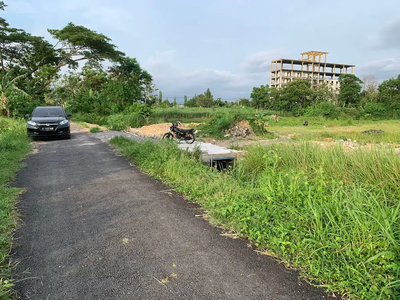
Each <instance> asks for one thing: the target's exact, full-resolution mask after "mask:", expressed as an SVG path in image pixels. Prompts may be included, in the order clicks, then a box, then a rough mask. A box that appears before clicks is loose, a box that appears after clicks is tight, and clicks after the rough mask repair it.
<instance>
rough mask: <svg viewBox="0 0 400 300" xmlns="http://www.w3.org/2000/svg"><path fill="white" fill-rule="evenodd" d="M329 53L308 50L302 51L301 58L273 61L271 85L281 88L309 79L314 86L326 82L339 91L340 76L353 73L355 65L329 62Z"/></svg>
mask: <svg viewBox="0 0 400 300" xmlns="http://www.w3.org/2000/svg"><path fill="white" fill-rule="evenodd" d="M327 54H328V52H321V51H308V52H304V53H301V59H286V58H281V59H278V60H274V61H272V62H271V77H270V86H271V87H276V88H280V87H282V86H284V85H285V84H286V83H288V82H291V81H293V80H296V79H308V80H310V81H311V84H312V85H313V86H315V85H318V84H322V83H324V82H326V83H327V84H328V85H329V86H331V87H332V89H333V90H334V91H336V92H338V91H339V88H340V85H339V81H338V79H339V76H340V75H342V74H353V72H354V67H355V65H345V64H338V63H328V62H326V55H327ZM349 71H350V72H349Z"/></svg>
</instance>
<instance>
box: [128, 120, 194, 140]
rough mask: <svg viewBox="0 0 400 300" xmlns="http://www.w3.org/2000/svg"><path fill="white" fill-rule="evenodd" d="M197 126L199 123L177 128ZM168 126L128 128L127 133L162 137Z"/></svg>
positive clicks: (155, 125)
mask: <svg viewBox="0 0 400 300" xmlns="http://www.w3.org/2000/svg"><path fill="white" fill-rule="evenodd" d="M199 124H200V123H190V124H182V125H181V126H179V128H183V129H189V128H193V127H194V126H196V125H199ZM170 126H171V123H160V124H153V125H148V126H143V127H141V128H132V127H128V128H127V132H130V133H134V134H137V135H140V136H151V137H159V136H163V134H164V133H167V132H168V131H169V127H170Z"/></svg>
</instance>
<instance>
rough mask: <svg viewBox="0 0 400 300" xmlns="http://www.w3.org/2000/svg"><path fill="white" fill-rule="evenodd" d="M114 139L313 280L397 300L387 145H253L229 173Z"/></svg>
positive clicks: (398, 208)
mask: <svg viewBox="0 0 400 300" xmlns="http://www.w3.org/2000/svg"><path fill="white" fill-rule="evenodd" d="M111 144H113V145H116V146H117V147H118V148H119V149H120V151H121V152H122V153H123V154H125V155H126V156H128V157H130V158H131V159H132V160H133V161H134V162H135V163H136V164H137V165H138V166H140V167H141V168H142V169H143V170H145V171H146V172H147V173H149V174H150V175H151V176H154V177H157V178H160V179H162V180H163V181H164V182H166V183H167V184H169V185H171V186H173V187H175V188H176V190H177V191H179V192H182V193H183V194H185V195H187V196H188V197H189V199H191V200H193V201H196V202H198V203H200V204H201V205H202V206H203V208H204V209H205V210H207V211H208V212H209V214H210V217H211V218H212V219H213V221H214V222H217V223H218V224H220V225H223V226H225V227H226V228H232V229H234V230H235V231H236V232H238V233H240V234H242V235H244V236H246V237H247V238H248V239H249V240H251V241H252V242H253V243H254V244H255V245H256V246H257V247H259V249H261V250H265V251H266V252H268V253H269V254H271V255H274V256H276V257H279V258H280V259H281V260H282V261H283V262H285V263H286V264H287V265H289V266H292V267H295V268H297V269H299V270H300V272H301V273H302V275H303V276H305V277H307V278H308V279H309V280H310V281H312V282H313V283H315V284H320V285H322V286H325V287H327V288H328V289H329V290H330V291H339V292H341V293H345V294H346V295H347V297H349V298H350V299H356V298H359V299H398V298H399V297H400V282H399V280H398V279H399V278H400V203H399V201H398V199H399V196H400V189H399V179H400V177H399V172H400V171H399V166H400V159H399V157H398V156H397V155H396V154H395V153H394V151H393V149H388V148H383V149H381V148H374V149H372V150H368V151H361V150H355V151H349V152H344V151H343V149H342V148H341V147H331V148H328V149H326V150H323V149H322V148H321V147H320V146H318V145H311V144H307V143H302V144H300V145H291V144H290V145H283V144H282V145H272V146H270V147H251V148H249V149H247V152H246V156H245V158H244V160H242V161H241V162H240V163H239V164H238V166H237V167H236V168H234V169H233V170H232V171H231V172H230V173H229V174H228V173H226V172H222V173H218V172H213V171H211V170H210V169H209V168H208V167H206V166H204V165H202V164H201V163H199V162H198V161H197V160H196V159H194V158H193V157H190V155H189V154H187V153H185V152H180V151H178V150H177V149H176V146H175V145H174V144H173V143H162V144H155V143H151V142H146V143H143V144H140V143H136V142H134V141H131V140H128V139H125V138H122V137H118V138H115V139H113V140H111Z"/></svg>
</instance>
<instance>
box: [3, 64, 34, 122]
mask: <svg viewBox="0 0 400 300" xmlns="http://www.w3.org/2000/svg"><path fill="white" fill-rule="evenodd" d="M13 72H14V71H13V70H10V71H8V72H7V73H6V74H4V75H3V77H2V78H1V82H0V115H4V114H5V115H6V116H7V117H11V109H10V106H11V105H12V103H11V101H10V98H26V99H29V95H28V94H26V93H25V92H24V91H23V90H21V89H19V88H18V87H17V86H16V85H15V82H16V81H17V80H18V79H19V78H20V77H22V76H25V75H19V76H17V77H14V76H13Z"/></svg>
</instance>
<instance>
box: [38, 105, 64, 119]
mask: <svg viewBox="0 0 400 300" xmlns="http://www.w3.org/2000/svg"><path fill="white" fill-rule="evenodd" d="M32 117H35V118H41V117H65V114H64V111H63V109H62V108H61V107H37V108H36V109H35V110H34V111H33V113H32Z"/></svg>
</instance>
